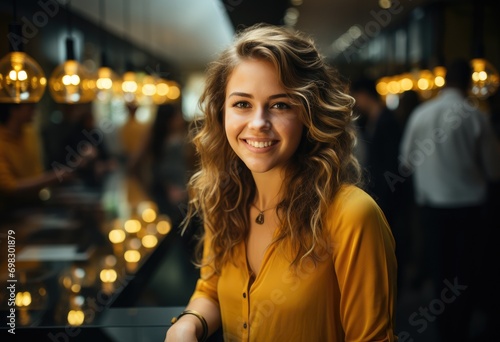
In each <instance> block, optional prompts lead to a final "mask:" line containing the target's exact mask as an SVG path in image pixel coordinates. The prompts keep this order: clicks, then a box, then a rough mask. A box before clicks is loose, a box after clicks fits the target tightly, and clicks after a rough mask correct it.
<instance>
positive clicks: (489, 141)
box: [479, 113, 500, 181]
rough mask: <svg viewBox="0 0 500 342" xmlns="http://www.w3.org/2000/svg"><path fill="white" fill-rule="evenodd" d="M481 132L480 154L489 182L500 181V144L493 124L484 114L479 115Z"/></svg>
mask: <svg viewBox="0 0 500 342" xmlns="http://www.w3.org/2000/svg"><path fill="white" fill-rule="evenodd" d="M479 119H480V123H481V126H482V127H481V132H480V134H479V150H480V152H479V154H480V156H481V163H482V167H483V169H484V172H485V174H486V177H487V178H488V180H491V181H498V180H500V142H499V141H498V139H497V137H496V136H495V132H494V131H493V128H492V127H491V124H490V123H489V122H488V120H487V119H486V118H485V117H484V115H483V114H482V113H480V114H479Z"/></svg>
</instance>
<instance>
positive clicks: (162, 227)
mask: <svg viewBox="0 0 500 342" xmlns="http://www.w3.org/2000/svg"><path fill="white" fill-rule="evenodd" d="M171 229H172V225H171V224H170V222H169V221H160V222H158V223H157V224H156V230H157V231H158V233H160V234H162V235H166V234H168V233H169V232H170V230H171Z"/></svg>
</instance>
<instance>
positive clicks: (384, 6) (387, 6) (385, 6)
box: [378, 0, 392, 9]
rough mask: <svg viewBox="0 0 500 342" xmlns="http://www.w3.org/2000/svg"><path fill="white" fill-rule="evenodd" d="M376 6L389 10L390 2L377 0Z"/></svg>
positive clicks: (388, 0)
mask: <svg viewBox="0 0 500 342" xmlns="http://www.w3.org/2000/svg"><path fill="white" fill-rule="evenodd" d="M378 5H379V6H380V7H382V8H383V9H388V8H391V5H392V3H391V0H378Z"/></svg>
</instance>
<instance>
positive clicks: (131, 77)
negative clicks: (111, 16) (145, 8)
mask: <svg viewBox="0 0 500 342" xmlns="http://www.w3.org/2000/svg"><path fill="white" fill-rule="evenodd" d="M129 11H130V1H129V0H124V1H123V24H124V30H123V31H124V32H127V30H128V29H130V13H129ZM124 36H125V33H124ZM124 40H125V41H127V39H126V37H124ZM140 78H141V77H140V76H139V75H138V74H137V73H136V72H135V71H134V67H133V66H132V63H131V62H130V60H129V59H128V58H127V60H126V62H125V73H124V74H123V76H122V94H123V99H124V100H125V102H126V103H133V102H135V103H137V102H138V101H139V98H140V94H141V91H142V84H141V82H140Z"/></svg>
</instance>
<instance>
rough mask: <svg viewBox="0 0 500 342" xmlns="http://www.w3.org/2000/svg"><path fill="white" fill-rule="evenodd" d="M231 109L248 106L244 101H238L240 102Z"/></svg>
mask: <svg viewBox="0 0 500 342" xmlns="http://www.w3.org/2000/svg"><path fill="white" fill-rule="evenodd" d="M233 107H236V108H250V104H249V103H248V102H246V101H240V102H236V103H235V104H234V105H233Z"/></svg>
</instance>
